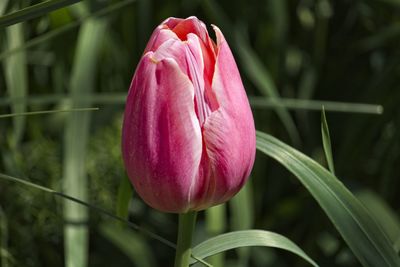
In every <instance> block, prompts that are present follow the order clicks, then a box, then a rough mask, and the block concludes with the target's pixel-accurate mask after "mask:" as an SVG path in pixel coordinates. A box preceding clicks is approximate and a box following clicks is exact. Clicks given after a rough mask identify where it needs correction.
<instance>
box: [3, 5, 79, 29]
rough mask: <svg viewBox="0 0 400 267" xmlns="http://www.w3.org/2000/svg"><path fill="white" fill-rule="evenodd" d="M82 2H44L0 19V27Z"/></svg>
mask: <svg viewBox="0 0 400 267" xmlns="http://www.w3.org/2000/svg"><path fill="white" fill-rule="evenodd" d="M80 1H82V0H51V1H45V2H42V3H39V4H36V5H33V6H30V7H27V8H23V9H21V10H18V11H15V12H12V13H10V14H7V15H4V16H1V17H0V27H4V26H10V25H12V24H16V23H19V22H23V21H27V20H29V19H32V18H36V17H39V16H41V15H44V14H47V13H49V12H51V11H53V10H56V9H59V8H62V7H65V6H69V5H72V4H75V3H77V2H80Z"/></svg>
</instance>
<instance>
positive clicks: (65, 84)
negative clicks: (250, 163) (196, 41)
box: [0, 0, 400, 267]
mask: <svg viewBox="0 0 400 267" xmlns="http://www.w3.org/2000/svg"><path fill="white" fill-rule="evenodd" d="M39 2H40V1H34V0H32V1H29V0H0V15H2V14H6V13H11V12H13V11H15V10H19V9H21V8H24V7H27V6H30V5H34V4H37V3H39ZM191 15H195V16H197V17H198V18H200V19H201V20H203V21H204V22H205V23H206V25H207V26H210V24H216V25H218V26H219V27H220V28H221V29H222V31H223V33H224V34H225V37H226V38H227V40H228V42H229V44H230V46H231V49H232V50H233V53H234V55H235V57H236V59H237V63H238V66H239V69H240V70H241V74H242V79H243V82H244V85H245V88H246V90H247V94H248V96H249V98H250V101H251V103H252V106H253V113H254V116H255V120H256V128H257V129H258V130H261V131H264V132H267V133H270V134H272V135H274V136H276V137H277V138H279V139H281V140H283V141H284V142H286V143H288V144H290V145H292V146H294V147H296V148H297V149H299V150H301V151H303V152H304V153H305V154H307V155H309V156H311V157H312V158H314V159H315V160H317V161H318V162H320V163H321V164H323V165H326V163H325V159H324V154H323V153H324V152H323V148H322V141H321V130H320V123H321V122H320V118H321V112H320V111H321V106H322V104H325V108H326V111H327V113H326V114H327V119H328V124H329V128H330V135H331V141H332V150H333V158H334V162H335V170H336V175H337V176H338V177H339V178H340V179H341V181H342V182H343V183H344V184H345V185H346V186H347V187H348V188H350V189H351V191H352V192H353V193H354V194H355V195H356V196H358V197H359V198H360V199H361V201H362V202H364V203H365V205H366V207H367V208H369V209H370V210H371V212H372V213H373V215H374V216H376V218H377V220H378V221H381V222H382V223H383V224H386V225H387V226H388V227H389V228H390V229H394V231H396V229H399V220H398V214H399V211H400V197H399V194H400V179H399V178H400V177H399V176H400V169H399V166H400V156H399V155H400V108H399V107H398V106H399V103H400V1H398V0H338V1H329V0H301V1H293V0H258V1H255V0H247V1H239V0H230V1H227V0H221V1H210V0H209V1H201V0H190V1H189V0H183V1H175V0H174V1H156V0H126V1H120V0H118V1H117V0H114V1H113V0H91V1H83V2H81V3H78V4H74V5H69V6H68V7H65V8H62V9H58V10H57V11H54V12H52V13H49V14H47V15H43V16H39V17H37V18H33V19H30V20H27V21H26V22H24V23H19V24H15V25H13V26H10V27H1V28H0V49H1V50H0V60H1V62H0V113H1V114H7V113H21V112H26V111H38V110H62V109H71V108H86V107H98V108H100V109H99V110H98V111H81V112H70V113H64V112H63V113H61V112H60V113H54V114H46V115H37V116H18V117H12V118H0V172H1V173H6V174H9V175H13V176H16V177H21V178H24V179H28V180H30V181H32V182H34V183H37V184H40V185H44V186H46V187H49V188H52V189H55V190H57V191H63V192H65V193H66V194H69V195H72V196H75V197H77V198H79V199H82V200H85V201H86V202H88V203H91V204H93V205H95V206H98V207H102V208H103V209H105V210H108V211H110V212H114V211H116V210H117V214H118V215H120V216H128V217H129V219H130V220H131V221H132V222H135V223H136V224H138V225H140V226H141V227H142V228H143V229H147V230H149V231H151V232H152V233H156V234H158V235H160V236H162V237H164V238H166V239H168V240H171V241H173V242H174V241H175V238H176V231H177V216H176V215H170V214H162V213H160V212H157V211H154V210H152V209H150V208H149V207H147V206H146V205H145V204H144V203H143V202H142V201H141V200H140V198H139V197H138V196H137V195H136V194H135V193H133V197H132V198H130V193H129V188H130V187H129V184H128V183H126V175H125V171H124V169H123V166H122V161H121V153H120V134H121V123H122V115H123V109H124V98H125V96H126V94H127V90H128V88H129V84H130V80H131V78H132V75H133V73H134V70H135V67H136V65H137V63H138V61H139V59H140V57H141V55H142V52H143V49H144V47H145V45H146V42H147V40H148V38H149V37H150V35H151V32H152V30H153V29H154V28H155V27H156V26H157V25H158V24H159V23H160V22H161V21H163V20H164V19H165V18H167V17H170V16H175V17H188V16H191ZM209 30H210V34H211V35H212V36H214V33H211V32H212V30H211V27H209ZM280 98H284V99H286V100H284V101H283V102H279V101H278V100H279V99H280ZM300 99H301V100H302V101H300ZM308 100H313V101H308ZM321 100H323V101H335V103H322V102H320V101H321ZM279 103H281V104H279ZM346 103H347V104H346ZM350 103H369V104H374V105H381V106H360V105H352V104H350ZM382 108H383V113H382V112H381V111H382V110H381V109H382ZM340 111H341V112H340ZM343 111H345V112H343ZM380 113H381V114H380ZM124 198H128V199H130V201H129V207H128V208H129V209H128V214H126V211H125V210H126V209H125V208H124V206H123V205H122V204H121V203H124V201H123V199H124ZM118 199H119V200H118ZM121 205H122V206H121ZM238 211H239V212H238ZM243 212H245V213H243ZM251 228H255V229H264V230H271V231H275V232H278V233H280V234H282V235H285V236H287V237H288V238H290V239H291V240H293V241H294V242H295V243H296V244H298V245H299V246H300V247H301V248H302V249H303V250H304V251H305V252H306V253H307V254H308V255H309V256H310V257H311V258H312V259H314V260H315V261H316V262H317V263H319V264H320V266H360V265H359V263H358V262H357V260H356V259H355V258H354V256H353V254H352V252H351V251H350V250H349V249H348V248H347V245H346V244H345V243H344V241H343V239H342V238H341V237H340V235H339V234H338V233H337V231H336V230H335V228H334V227H333V225H332V223H331V222H330V221H329V219H328V218H327V216H326V215H325V214H324V212H323V211H322V210H321V208H320V207H319V206H318V204H317V203H316V201H315V200H314V199H313V198H312V196H311V195H310V194H309V193H308V192H307V191H306V189H305V188H304V187H303V186H302V185H301V184H300V183H299V182H298V181H297V180H296V179H294V178H293V177H292V176H291V175H290V174H289V173H288V172H287V171H286V170H285V169H284V168H283V167H281V166H280V165H278V164H277V163H276V162H275V161H273V160H271V159H269V158H267V157H266V156H265V155H262V154H261V153H259V154H257V158H256V163H255V167H254V170H253V172H252V177H251V180H250V182H249V183H248V186H247V187H246V188H245V190H244V191H242V192H241V193H240V194H239V195H238V197H237V198H236V199H234V200H233V201H231V202H230V203H229V204H228V205H226V206H222V207H220V208H219V210H218V209H217V210H214V211H213V212H209V213H207V214H206V215H205V214H204V213H200V215H199V220H198V224H197V232H196V236H195V242H196V243H198V242H199V241H201V240H204V237H205V236H212V235H213V234H214V233H220V232H224V231H230V230H237V229H251ZM394 234H399V233H398V232H394ZM0 239H1V240H0V242H1V243H0V244H1V246H0V256H1V266H3V267H6V266H26V267H37V266H68V267H69V266H71V267H72V266H74V267H85V266H93V267H97V266H98V267H103V266H121V267H123V266H144V267H146V266H172V265H173V255H174V251H173V249H171V248H169V247H167V246H165V245H164V244H162V243H161V242H159V241H157V240H154V239H151V238H149V237H148V236H147V235H145V234H143V233H142V232H140V231H139V232H138V231H134V230H132V229H128V228H125V227H120V226H118V225H116V223H115V222H114V221H113V220H111V219H109V218H107V217H105V216H104V215H102V214H101V213H98V212H96V211H93V210H87V209H86V208H84V207H82V206H77V205H76V204H72V203H71V202H68V203H67V202H64V201H62V200H61V199H60V198H56V199H55V198H54V196H52V195H49V194H47V193H45V192H43V191H38V190H36V189H33V188H29V187H25V186H22V185H20V184H13V183H10V182H7V181H5V180H0ZM224 257H225V263H224V266H255V267H258V266H278V267H279V266H282V267H283V266H307V264H308V263H307V262H305V261H304V260H302V259H301V258H299V257H297V256H295V255H292V254H290V253H288V252H282V251H278V250H275V249H268V248H252V249H251V250H248V249H242V250H238V251H233V252H229V253H225V255H224ZM218 260H221V258H219V259H214V260H213V261H215V262H217V261H218ZM85 263H87V264H85ZM217 265H218V263H216V266H217Z"/></svg>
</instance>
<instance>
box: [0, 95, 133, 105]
mask: <svg viewBox="0 0 400 267" xmlns="http://www.w3.org/2000/svg"><path fill="white" fill-rule="evenodd" d="M71 99H72V97H71V96H70V95H67V94H46V95H30V96H29V97H19V98H0V107H1V106H8V105H10V104H11V103H24V104H26V105H48V104H57V103H58V102H60V101H71ZM79 99H80V100H81V101H84V102H87V101H89V100H90V102H91V103H93V104H124V103H125V100H126V93H95V94H82V95H80V97H79Z"/></svg>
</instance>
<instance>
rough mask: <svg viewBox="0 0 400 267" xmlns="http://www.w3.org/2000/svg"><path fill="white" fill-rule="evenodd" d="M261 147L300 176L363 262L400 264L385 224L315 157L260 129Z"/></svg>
mask: <svg viewBox="0 0 400 267" xmlns="http://www.w3.org/2000/svg"><path fill="white" fill-rule="evenodd" d="M257 148H258V149H259V150H260V151H261V152H263V153H265V154H266V155H268V156H270V157H272V158H274V159H275V160H277V161H278V162H279V163H281V164H282V165H283V166H284V167H285V168H287V169H288V170H289V171H290V172H291V173H292V174H294V175H295V176H296V177H297V178H298V179H299V180H300V182H301V183H302V184H303V185H304V186H305V187H306V188H307V190H308V191H309V192H310V193H311V194H312V195H313V197H314V198H315V199H316V200H317V202H318V203H319V204H320V206H321V207H322V209H323V210H324V211H325V213H326V214H327V215H328V217H329V218H330V220H331V221H332V222H333V224H334V225H335V227H336V228H337V229H338V231H339V233H340V234H341V235H342V237H343V238H344V240H345V241H346V243H347V244H348V245H349V247H350V249H351V250H352V251H353V253H354V254H355V256H356V257H357V258H358V259H359V261H360V262H361V263H362V265H363V266H369V267H376V266H379V267H384V266H400V258H399V257H398V255H396V253H395V251H394V249H393V246H392V244H391V243H390V241H389V240H388V238H387V237H386V236H385V234H384V233H383V232H382V230H381V228H380V227H379V226H378V225H377V223H376V222H375V221H374V220H373V218H372V217H371V215H370V214H369V213H368V211H367V210H366V209H365V207H364V206H363V205H362V204H361V203H360V202H359V201H358V199H356V198H355V197H354V195H353V194H352V193H351V192H350V191H349V190H348V189H347V188H346V187H345V186H344V185H343V184H342V183H341V182H340V181H339V179H337V178H336V177H335V176H334V175H332V174H331V173H330V172H329V171H327V170H326V169H325V168H323V167H322V166H321V165H319V164H318V163H317V162H315V161H314V160H312V159H311V158H309V157H307V156H306V155H304V154H303V153H301V152H299V151H297V150H296V149H294V148H292V147H290V146H288V145H286V144H284V143H283V142H281V141H279V140H278V139H276V138H274V137H272V136H270V135H268V134H265V133H262V132H257Z"/></svg>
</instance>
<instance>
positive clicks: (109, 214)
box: [0, 173, 176, 249]
mask: <svg viewBox="0 0 400 267" xmlns="http://www.w3.org/2000/svg"><path fill="white" fill-rule="evenodd" d="M0 179H3V180H7V181H10V182H14V183H18V184H21V185H24V186H27V187H29V188H33V189H37V190H40V191H43V192H46V193H50V194H52V195H54V196H56V197H60V198H61V199H64V200H68V201H72V202H74V203H76V204H78V205H81V206H83V207H84V208H87V209H91V210H93V211H96V212H98V213H100V214H103V215H105V216H107V217H109V218H111V219H113V220H116V221H119V222H122V223H124V224H125V225H127V226H129V227H130V228H132V229H134V230H137V231H139V232H141V233H142V234H144V235H146V236H148V237H150V238H152V239H154V240H157V241H160V242H161V243H163V244H164V245H166V246H168V247H170V248H173V249H175V247H176V246H175V244H174V243H172V242H171V241H169V240H167V239H165V238H163V237H162V236H159V235H157V234H155V233H153V232H150V231H148V230H146V229H145V228H143V227H140V226H139V225H137V224H135V223H133V222H130V221H128V220H126V219H124V218H121V217H118V216H116V215H115V214H114V213H112V212H109V211H107V210H105V209H103V208H100V207H97V206H95V205H92V204H90V203H87V202H85V201H82V200H80V199H77V198H75V197H72V196H69V195H66V194H64V193H61V192H58V191H56V190H53V189H50V188H48V187H45V186H42V185H38V184H35V183H33V182H30V181H27V180H24V179H20V178H17V177H14V176H11V175H7V174H3V173H0Z"/></svg>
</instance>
